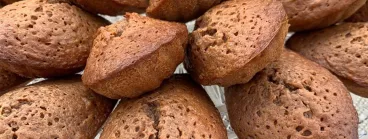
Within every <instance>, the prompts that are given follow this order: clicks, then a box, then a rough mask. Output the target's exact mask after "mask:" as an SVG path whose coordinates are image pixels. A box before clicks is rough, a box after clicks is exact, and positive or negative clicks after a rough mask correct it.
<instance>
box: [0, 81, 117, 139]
mask: <svg viewBox="0 0 368 139" xmlns="http://www.w3.org/2000/svg"><path fill="white" fill-rule="evenodd" d="M114 104H115V101H113V100H110V99H107V98H104V97H103V96H100V95H98V94H95V93H94V92H93V91H91V90H90V89H88V88H86V87H85V86H83V84H82V82H81V80H80V77H79V76H78V77H73V78H64V79H59V80H49V81H43V82H41V83H37V84H34V85H30V86H27V87H23V88H18V89H16V90H13V91H10V92H8V93H6V94H4V95H3V96H1V97H0V138H2V139H11V138H13V139H16V138H19V139H25V138H34V139H41V138H45V139H46V138H47V139H51V138H52V139H55V138H59V139H77V138H78V139H82V138H83V139H84V138H85V139H90V138H93V137H94V136H95V135H96V134H97V131H98V129H99V128H100V127H101V126H102V124H103V123H104V122H105V120H106V119H107V117H108V115H109V114H110V112H111V111H112V109H113V107H114Z"/></svg>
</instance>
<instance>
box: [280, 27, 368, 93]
mask: <svg viewBox="0 0 368 139" xmlns="http://www.w3.org/2000/svg"><path fill="white" fill-rule="evenodd" d="M367 29H368V23H342V24H340V25H338V26H332V27H329V28H326V29H323V30H320V31H313V32H304V33H297V34H295V35H294V36H292V37H291V39H290V40H289V41H288V43H287V47H289V48H290V49H292V50H294V51H296V52H298V53H300V54H302V55H303V56H305V57H307V58H308V59H310V60H312V61H315V62H317V63H319V64H320V65H322V66H323V67H325V68H327V69H329V70H330V71H331V72H333V73H334V74H336V75H337V76H338V77H339V78H341V80H342V81H343V82H344V83H345V85H346V86H347V87H348V89H349V90H350V91H352V92H354V93H356V94H358V95H361V96H364V97H368V72H367V71H368V47H367V45H368V38H367V36H368V32H367Z"/></svg>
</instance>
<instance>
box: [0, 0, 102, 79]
mask: <svg viewBox="0 0 368 139" xmlns="http://www.w3.org/2000/svg"><path fill="white" fill-rule="evenodd" d="M0 17H1V18H0V50H1V51H0V66H1V67H3V68H4V69H6V70H8V71H10V72H14V73H16V74H19V75H21V76H24V77H56V76H63V75H67V74H73V73H75V72H78V71H81V70H82V69H83V67H84V66H85V63H86V60H87V57H88V54H89V51H90V48H91V46H92V41H93V37H94V34H95V32H96V31H97V29H98V28H99V27H100V26H102V25H105V24H106V21H105V20H103V19H102V18H99V17H97V16H93V15H91V14H89V13H87V12H85V11H83V10H81V9H79V8H78V7H76V6H72V5H70V4H69V3H65V2H62V1H59V0H25V1H20V2H16V3H13V4H11V5H7V6H6V7H3V8H2V9H0Z"/></svg>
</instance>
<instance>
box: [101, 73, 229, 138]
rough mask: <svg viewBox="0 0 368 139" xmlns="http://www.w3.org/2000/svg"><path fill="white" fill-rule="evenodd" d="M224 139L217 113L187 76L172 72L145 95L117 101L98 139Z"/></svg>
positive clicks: (197, 86)
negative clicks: (169, 76)
mask: <svg viewBox="0 0 368 139" xmlns="http://www.w3.org/2000/svg"><path fill="white" fill-rule="evenodd" d="M113 138H150V139H153V138H160V139H161V138H213V139H225V138H227V136H226V129H225V126H224V124H223V123H222V120H221V117H220V114H219V112H218V111H217V109H216V107H215V106H214V104H213V103H212V102H211V100H210V98H209V97H208V95H207V94H206V92H205V91H204V89H203V88H202V87H201V86H200V85H198V84H195V83H194V81H192V80H191V79H190V76H189V75H174V76H173V77H171V78H170V79H168V80H166V81H164V82H163V83H162V85H161V87H159V88H158V89H156V90H155V91H152V92H151V94H149V95H144V96H142V97H140V98H137V99H131V100H128V101H124V102H121V103H120V104H119V105H118V106H117V108H116V109H115V111H114V112H113V113H112V114H111V116H110V118H109V120H108V121H107V123H106V126H105V127H104V129H103V132H102V134H101V139H113Z"/></svg>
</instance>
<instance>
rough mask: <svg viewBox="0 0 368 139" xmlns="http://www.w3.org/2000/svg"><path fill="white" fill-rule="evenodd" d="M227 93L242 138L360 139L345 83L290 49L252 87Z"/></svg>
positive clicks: (250, 84) (228, 103)
mask: <svg viewBox="0 0 368 139" xmlns="http://www.w3.org/2000/svg"><path fill="white" fill-rule="evenodd" d="M225 90H226V91H225V95H226V100H227V108H228V112H229V118H230V121H231V122H232V123H231V125H232V127H233V128H234V130H235V132H236V133H237V135H238V136H239V138H244V139H245V138H251V139H253V138H254V139H256V138H262V139H271V138H279V139H296V138H297V139H307V138H308V139H310V138H314V139H325V138H331V139H345V138H346V139H358V133H357V130H358V129H357V128H358V116H357V113H356V110H355V108H354V106H353V103H352V99H351V97H350V95H349V93H348V91H347V89H346V88H345V87H344V85H343V84H342V83H341V81H339V80H338V79H337V78H336V77H335V76H334V75H332V74H331V73H330V72H329V71H328V70H326V69H324V68H322V67H321V66H319V65H318V64H316V63H314V62H311V61H309V60H307V59H304V58H303V57H301V56H300V55H298V54H296V53H294V52H292V51H290V50H286V51H285V52H284V53H282V54H281V58H280V59H279V60H277V61H276V62H274V63H272V64H271V65H270V66H269V67H268V68H266V69H265V70H263V71H262V72H260V73H258V74H257V75H256V76H255V78H253V80H252V81H250V82H249V83H247V84H244V85H236V86H232V87H230V88H226V89H225Z"/></svg>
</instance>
